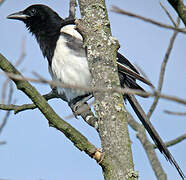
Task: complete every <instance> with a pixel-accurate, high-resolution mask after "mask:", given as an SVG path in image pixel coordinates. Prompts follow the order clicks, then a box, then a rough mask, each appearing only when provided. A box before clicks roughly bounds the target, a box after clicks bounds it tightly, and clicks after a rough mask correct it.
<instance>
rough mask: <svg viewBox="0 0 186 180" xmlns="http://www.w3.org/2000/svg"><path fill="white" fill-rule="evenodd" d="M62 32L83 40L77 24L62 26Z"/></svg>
mask: <svg viewBox="0 0 186 180" xmlns="http://www.w3.org/2000/svg"><path fill="white" fill-rule="evenodd" d="M60 32H63V33H66V34H69V35H71V36H74V37H75V38H77V39H80V40H81V41H83V38H82V36H81V34H80V33H79V32H78V31H77V30H76V26H75V25H73V24H69V25H66V26H64V27H62V28H61V31H60Z"/></svg>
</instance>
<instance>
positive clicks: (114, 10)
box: [111, 6, 186, 33]
mask: <svg viewBox="0 0 186 180" xmlns="http://www.w3.org/2000/svg"><path fill="white" fill-rule="evenodd" d="M111 11H113V12H116V13H119V14H124V15H127V16H130V17H134V18H138V19H140V20H143V21H145V22H149V23H151V24H154V25H157V26H159V27H163V28H166V29H171V30H174V31H178V32H181V33H186V30H185V29H181V28H175V27H173V26H170V25H167V24H163V23H160V22H157V21H154V20H152V19H149V18H146V17H143V16H140V15H137V14H134V13H131V12H127V11H124V10H123V9H120V8H118V7H116V6H112V8H111Z"/></svg>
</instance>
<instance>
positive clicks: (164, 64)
mask: <svg viewBox="0 0 186 180" xmlns="http://www.w3.org/2000/svg"><path fill="white" fill-rule="evenodd" d="M178 26H179V18H178V21H177V24H176V27H178ZM177 34H178V32H177V31H174V33H173V35H172V37H171V39H170V43H169V46H168V49H167V52H166V53H165V57H164V59H163V62H162V64H161V70H160V76H159V82H158V89H157V91H158V92H159V93H161V90H162V86H163V81H164V77H165V68H166V65H167V62H168V59H169V56H170V53H171V51H172V48H173V44H174V42H175V39H176V36H177ZM159 98H160V97H158V96H156V97H155V98H154V101H153V103H152V105H151V107H150V109H149V111H148V113H147V117H148V118H149V119H150V117H151V115H152V113H153V112H154V110H155V108H156V106H157V104H158V101H159Z"/></svg>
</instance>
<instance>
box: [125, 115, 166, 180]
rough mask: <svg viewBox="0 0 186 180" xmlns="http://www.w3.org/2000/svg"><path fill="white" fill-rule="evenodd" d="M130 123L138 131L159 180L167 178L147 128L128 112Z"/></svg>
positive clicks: (138, 136)
mask: <svg viewBox="0 0 186 180" xmlns="http://www.w3.org/2000/svg"><path fill="white" fill-rule="evenodd" d="M127 116H128V124H129V125H130V127H131V128H132V129H134V130H135V131H136V133H137V134H136V136H137V138H138V139H139V140H140V142H141V144H142V145H143V148H144V149H145V152H146V154H147V156H148V159H149V162H150V164H151V166H152V169H153V170H154V172H155V175H156V177H157V179H158V180H166V179H167V176H166V174H165V172H164V170H163V167H162V165H161V163H160V161H159V159H158V157H157V155H156V153H155V151H154V146H153V144H152V143H151V142H150V141H149V140H148V137H147V135H146V133H145V128H144V127H143V126H142V125H141V124H139V123H138V122H136V121H135V120H134V118H133V117H132V115H131V114H130V113H129V112H128V115H127Z"/></svg>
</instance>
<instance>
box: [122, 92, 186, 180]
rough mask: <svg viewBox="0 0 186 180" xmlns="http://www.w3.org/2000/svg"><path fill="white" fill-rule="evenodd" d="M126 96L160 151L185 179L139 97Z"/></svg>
mask: <svg viewBox="0 0 186 180" xmlns="http://www.w3.org/2000/svg"><path fill="white" fill-rule="evenodd" d="M126 98H127V100H128V101H129V103H130V105H131V106H132V108H133V110H134V112H135V113H136V115H137V116H138V118H139V119H140V121H141V122H142V124H143V126H144V127H145V129H146V130H147V131H148V133H149V135H150V136H151V138H152V139H153V141H154V142H155V144H156V146H157V147H158V149H159V151H160V152H161V153H163V155H164V156H165V158H166V159H167V160H168V161H169V162H170V163H171V164H173V165H174V166H175V168H176V169H177V171H178V173H179V174H180V176H181V177H182V179H185V175H184V174H183V172H182V170H181V168H180V167H179V165H178V164H177V162H176V160H175V159H174V158H173V156H172V154H171V153H170V152H169V150H168V149H167V147H166V145H165V144H164V142H163V141H162V139H161V137H160V136H159V134H158V133H157V131H156V130H155V129H154V127H153V125H152V124H151V122H150V121H149V120H148V118H147V116H146V114H145V112H144V111H143V109H142V107H141V106H140V104H139V103H138V101H137V99H136V98H135V97H134V95H126Z"/></svg>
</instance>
